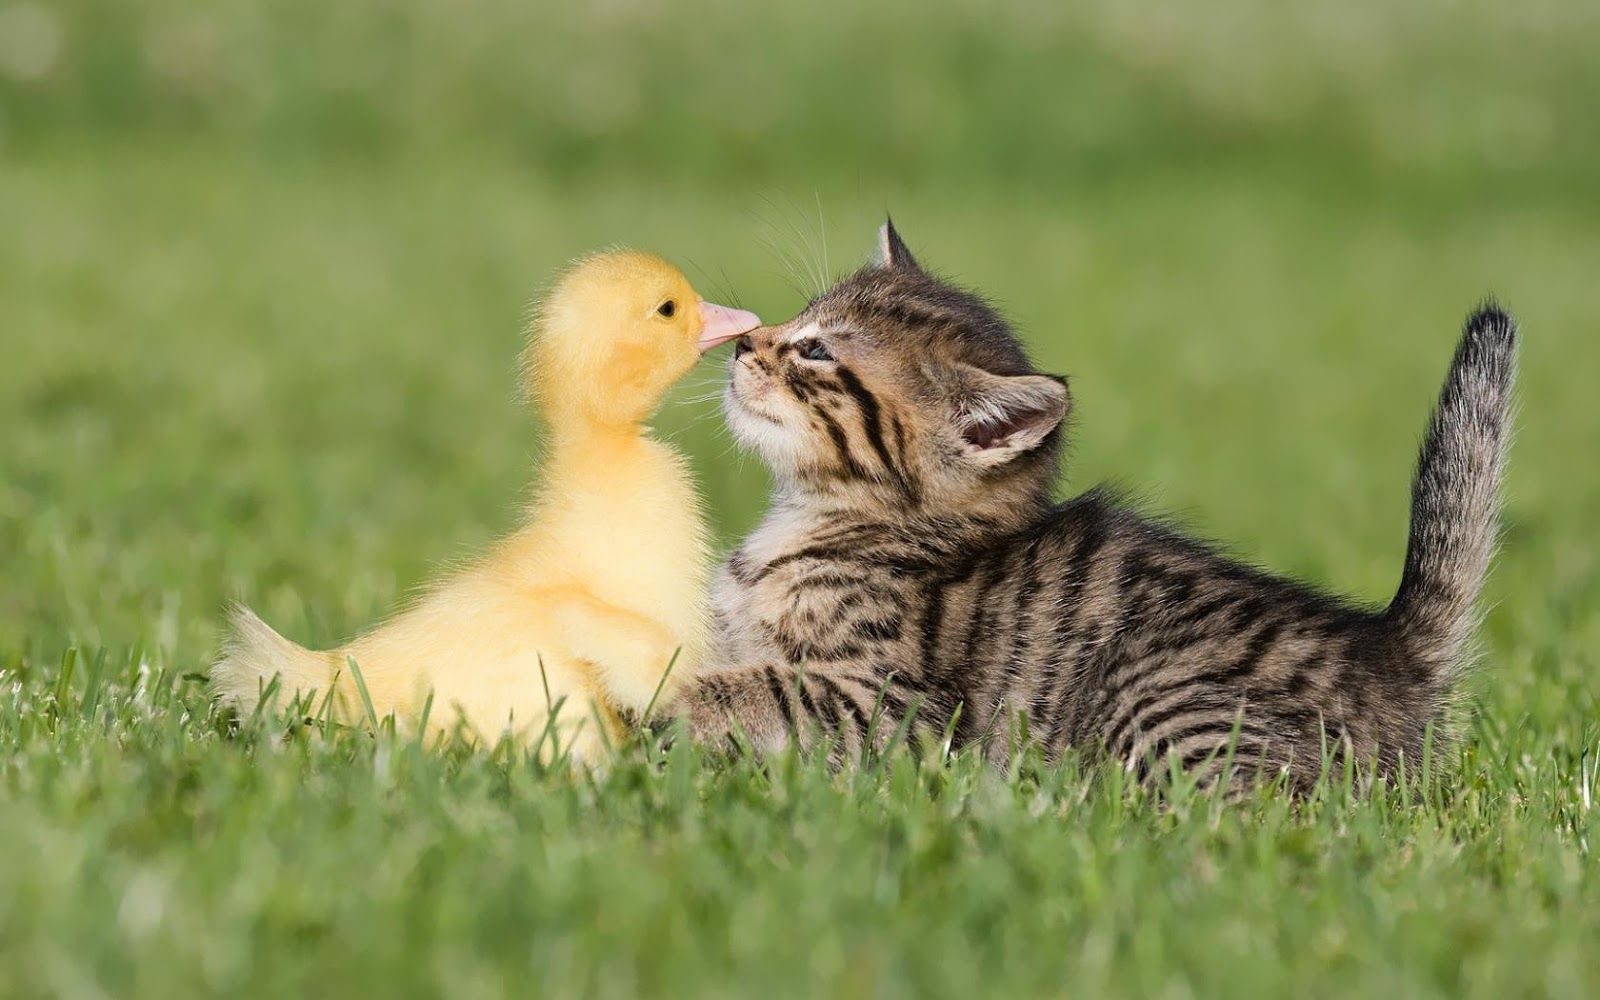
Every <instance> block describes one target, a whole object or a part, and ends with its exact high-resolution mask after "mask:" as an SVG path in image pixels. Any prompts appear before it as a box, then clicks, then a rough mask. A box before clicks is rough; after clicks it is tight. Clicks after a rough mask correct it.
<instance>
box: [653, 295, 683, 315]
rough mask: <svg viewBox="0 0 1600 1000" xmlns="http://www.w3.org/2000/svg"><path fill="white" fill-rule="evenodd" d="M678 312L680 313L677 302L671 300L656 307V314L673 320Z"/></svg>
mask: <svg viewBox="0 0 1600 1000" xmlns="http://www.w3.org/2000/svg"><path fill="white" fill-rule="evenodd" d="M677 311H678V304H677V303H676V302H674V301H672V300H671V299H668V300H667V301H665V302H663V303H661V304H660V305H659V306H656V313H657V314H658V315H661V316H665V317H666V318H667V319H671V318H672V316H673V314H674V313H676V312H677Z"/></svg>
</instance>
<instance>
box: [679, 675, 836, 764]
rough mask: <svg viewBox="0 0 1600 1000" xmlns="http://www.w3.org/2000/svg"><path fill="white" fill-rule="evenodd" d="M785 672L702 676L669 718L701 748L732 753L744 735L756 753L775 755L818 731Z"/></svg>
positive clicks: (696, 679)
mask: <svg viewBox="0 0 1600 1000" xmlns="http://www.w3.org/2000/svg"><path fill="white" fill-rule="evenodd" d="M782 673H783V672H782V671H780V669H779V668H778V667H776V666H772V665H770V664H769V665H763V666H758V667H749V668H739V669H731V670H715V671H712V672H709V673H705V674H702V675H701V676H699V677H697V678H695V679H694V680H693V681H692V682H691V683H690V684H689V685H687V687H686V688H685V689H684V691H683V693H682V694H681V695H679V697H678V698H677V699H676V700H675V701H673V703H672V704H671V706H670V707H669V709H668V712H667V713H666V714H667V715H668V716H670V717H671V718H675V719H678V720H681V721H682V722H683V723H684V724H685V725H686V726H687V728H688V731H689V737H690V739H692V740H693V741H694V742H695V743H697V744H699V745H701V746H706V747H715V748H719V749H732V748H733V747H735V746H736V745H737V744H736V741H735V735H736V734H742V735H743V737H744V739H745V740H747V741H748V742H749V744H750V746H751V748H752V749H754V750H755V751H756V752H757V753H762V754H766V753H774V752H776V751H779V750H782V749H783V748H784V747H786V746H789V745H791V744H793V743H795V742H796V736H797V735H798V734H800V733H807V734H810V733H814V732H815V730H816V726H815V724H814V722H813V720H811V719H810V718H809V715H808V714H806V713H805V708H804V706H803V705H802V704H801V703H800V698H799V689H798V688H797V687H795V686H794V675H793V672H792V671H790V672H789V677H788V680H787V681H784V680H782V679H780V678H781V676H782ZM786 684H787V685H789V686H788V687H785V685H786ZM801 745H805V743H804V742H802V744H801Z"/></svg>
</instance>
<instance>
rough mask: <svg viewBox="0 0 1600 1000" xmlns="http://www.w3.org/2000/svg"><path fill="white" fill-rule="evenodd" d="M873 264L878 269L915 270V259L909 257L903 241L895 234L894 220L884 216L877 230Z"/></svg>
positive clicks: (909, 251) (908, 251)
mask: <svg viewBox="0 0 1600 1000" xmlns="http://www.w3.org/2000/svg"><path fill="white" fill-rule="evenodd" d="M872 262H873V264H875V265H877V266H878V267H903V268H906V269H908V270H915V269H916V268H917V259H916V258H915V257H913V256H911V250H910V249H909V248H908V247H907V246H906V243H905V240H902V239H901V238H900V234H899V233H897V232H895V229H894V220H893V219H891V218H889V217H888V216H884V218H883V225H882V226H880V227H879V228H878V253H877V255H876V256H874V257H873V258H872Z"/></svg>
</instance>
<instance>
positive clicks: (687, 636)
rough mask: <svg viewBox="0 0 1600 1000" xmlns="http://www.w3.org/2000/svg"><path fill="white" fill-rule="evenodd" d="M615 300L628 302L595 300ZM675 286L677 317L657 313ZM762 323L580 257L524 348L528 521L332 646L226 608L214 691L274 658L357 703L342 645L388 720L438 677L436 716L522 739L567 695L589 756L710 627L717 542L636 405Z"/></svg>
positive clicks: (682, 289) (308, 683) (655, 279)
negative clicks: (540, 465)
mask: <svg viewBox="0 0 1600 1000" xmlns="http://www.w3.org/2000/svg"><path fill="white" fill-rule="evenodd" d="M641 283H642V285H643V290H642V291H641V290H640V289H639V288H636V287H634V286H635V285H639V284H641ZM619 286H623V287H624V288H625V290H622V289H619ZM613 298H620V299H623V300H626V301H625V303H624V304H623V306H622V307H621V308H620V309H612V308H608V307H606V306H609V305H610V303H609V302H608V301H607V302H601V301H596V300H609V299H613ZM641 303H643V304H642V305H641ZM668 303H672V304H674V306H675V308H674V309H673V310H672V312H673V313H674V315H672V316H662V315H660V314H659V310H661V309H662V308H664V306H665V305H666V304H668ZM677 303H682V305H681V306H677V305H676V304H677ZM697 307H703V309H701V308H697ZM641 317H645V318H643V319H642V320H641ZM657 320H667V321H668V322H665V323H658V322H657ZM608 322H609V323H611V324H612V325H614V326H617V327H621V328H627V329H631V330H632V334H630V335H628V336H620V335H617V334H616V332H615V331H608V330H606V329H605V326H606V324H607V323H608ZM755 322H756V320H755V317H753V316H751V315H750V314H748V313H738V312H736V311H733V310H725V309H722V308H721V307H718V306H712V305H710V304H708V303H707V304H702V303H700V302H699V299H698V297H697V296H695V295H694V293H693V290H692V289H690V288H689V286H688V283H687V282H686V281H684V280H683V278H682V275H681V274H678V273H677V271H676V270H675V269H672V268H671V267H670V265H667V264H665V262H662V261H659V260H658V259H656V258H652V257H647V256H646V255H641V254H631V253H625V254H608V255H604V256H601V257H597V258H591V259H590V260H589V261H586V262H584V263H583V264H580V265H579V266H578V268H577V269H575V270H574V271H573V272H572V273H570V274H569V275H568V276H567V277H566V278H565V279H564V280H563V281H562V282H561V283H560V285H558V287H557V289H556V291H555V292H554V293H553V294H552V296H551V298H550V300H549V301H548V302H547V304H546V307H545V310H544V316H543V320H542V324H541V327H542V332H541V333H540V334H538V335H536V336H535V339H534V341H533V342H532V344H531V345H530V349H529V369H530V374H531V376H532V377H533V378H534V379H535V380H536V382H537V387H536V390H537V395H538V397H539V399H540V400H541V404H542V406H541V408H542V409H543V410H544V412H545V416H546V418H547V420H548V422H549V425H550V431H551V446H550V452H549V459H548V461H547V463H546V465H545V467H544V474H543V477H542V482H541V487H540V489H539V491H538V494H537V496H536V498H535V500H534V502H533V504H532V506H531V509H530V513H529V517H528V520H527V522H526V524H525V525H524V526H523V527H522V528H521V529H520V530H518V531H517V532H515V533H514V534H512V535H511V536H509V537H507V538H505V539H503V540H501V541H500V542H499V543H497V544H496V545H495V546H494V548H493V549H492V550H491V551H490V552H489V553H488V554H487V555H486V556H485V557H484V558H483V559H481V560H480V561H479V562H477V563H476V564H475V565H473V566H471V567H469V568H467V569H465V570H462V571H460V572H457V573H456V574H454V575H453V576H450V577H448V578H447V579H445V580H443V581H442V582H440V583H439V584H437V585H436V586H434V587H433V588H432V589H431V590H430V591H429V592H428V593H426V594H425V595H424V596H423V597H422V598H421V599H420V600H419V601H417V603H416V604H414V605H413V606H412V607H411V608H409V609H408V610H406V611H404V612H402V613H401V614H399V615H397V616H396V617H394V618H393V619H391V620H389V621H388V622H386V623H384V624H382V625H380V626H378V627H376V628H374V629H373V630H371V631H369V632H367V633H365V634H364V635H362V636H361V637H359V638H357V639H356V640H354V641H353V642H351V643H350V644H349V645H347V646H345V647H343V648H340V649H337V650H332V651H323V652H317V651H311V650H306V649H303V648H301V647H299V646H297V645H295V644H294V643H291V642H289V641H288V640H287V639H284V638H282V637H281V636H279V635H277V633H275V632H273V631H272V629H270V628H269V627H268V626H267V625H266V624H265V623H263V622H262V621H261V620H260V619H259V618H257V617H256V616H255V615H254V614H252V613H251V612H249V611H248V610H245V609H243V608H240V609H238V611H236V613H235V616H234V626H235V630H236V635H235V639H234V641H233V643H232V644H231V646H230V648H229V650H228V651H227V653H226V655H225V656H224V657H223V659H222V660H221V662H219V663H218V664H217V665H216V666H215V667H214V668H213V669H212V673H211V676H212V681H213V684H214V686H215V688H216V691H217V695H218V697H219V699H220V700H222V701H223V702H225V703H227V704H231V705H234V706H237V707H243V708H248V707H250V706H253V705H254V704H255V703H256V701H257V700H258V699H259V697H260V692H261V691H262V690H263V688H264V686H265V684H266V683H267V682H268V681H270V679H271V678H272V677H273V676H274V675H278V676H280V677H281V684H280V687H281V689H282V690H283V691H284V693H285V694H303V693H305V692H308V691H311V690H317V691H324V692H325V691H328V690H329V689H330V687H331V689H332V690H333V692H334V699H333V706H334V712H335V716H336V718H339V719H341V720H342V721H347V722H355V721H359V720H360V718H361V717H362V715H363V714H364V712H365V710H366V709H365V706H364V704H363V702H362V700H361V697H360V693H359V690H358V688H357V687H356V683H355V677H354V675H353V671H352V670H351V668H350V667H349V666H348V665H347V663H348V661H350V660H353V661H354V662H355V664H356V666H357V667H358V668H359V672H360V679H361V681H362V682H363V683H364V684H365V686H366V691H367V694H368V696H369V697H370V698H371V700H372V707H373V709H374V711H375V712H376V713H377V715H378V716H379V717H380V718H381V717H384V716H387V715H388V714H390V713H393V715H394V716H395V718H396V720H397V721H398V722H399V723H400V724H401V725H415V724H416V723H418V722H419V720H420V718H421V716H422V713H423V706H424V705H425V704H427V702H428V696H429V694H430V692H431V693H432V702H433V708H432V710H431V714H430V715H429V723H428V724H429V727H430V728H432V729H435V730H439V731H445V732H449V731H453V730H454V729H455V727H456V726H457V725H458V723H464V724H465V726H466V729H467V731H468V732H469V733H470V734H471V735H472V736H473V737H475V738H477V739H480V740H484V741H493V740H495V739H498V738H499V737H500V736H501V735H502V734H504V733H507V732H509V733H510V734H511V735H512V736H513V737H514V738H515V739H517V740H518V741H519V742H523V743H527V742H530V741H532V740H537V739H539V738H540V737H541V736H542V734H544V733H545V731H546V728H547V725H548V723H549V717H550V713H551V711H552V709H553V708H554V707H555V706H557V705H560V712H559V714H558V715H557V717H556V719H557V725H556V726H555V727H554V732H555V733H556V734H557V735H558V737H559V744H560V748H561V749H562V750H569V751H570V752H571V753H572V755H573V757H574V758H576V759H580V760H593V759H596V758H597V757H598V756H599V755H600V754H601V752H602V751H603V748H604V745H605V743H606V741H607V740H609V739H612V738H614V737H615V736H616V735H618V734H617V731H616V728H615V727H616V724H617V723H616V716H615V710H616V709H625V710H629V711H632V712H642V711H643V710H644V709H645V708H646V707H648V706H649V704H650V703H651V701H652V699H653V698H655V697H656V695H657V692H658V689H659V690H660V693H661V697H662V698H667V697H669V696H670V694H671V691H672V690H673V689H674V688H675V687H676V686H677V684H678V683H680V682H681V681H682V680H683V679H685V678H686V677H688V676H689V675H690V674H691V673H692V672H693V671H694V669H695V667H696V666H697V664H698V662H699V658H700V653H701V649H702V646H703V643H704V633H705V621H704V605H703V600H704V593H705V590H706V582H707V573H708V565H709V560H710V553H709V551H708V546H707V538H706V530H705V525H704V522H703V520H702V517H701V513H700V503H699V499H698V496H697V493H696V490H695V487H694V483H693V481H692V479H691V477H690V474H689V470H688V466H687V464H686V462H685V461H684V459H683V457H682V456H681V455H680V454H679V453H678V452H676V451H675V450H673V449H672V448H670V447H668V446H667V445H665V444H663V443H661V442H659V441H656V440H654V439H653V438H652V437H650V434H649V431H648V429H647V428H646V427H645V426H644V425H643V422H642V421H643V420H644V418H645V417H646V416H648V414H649V412H650V411H651V410H653V409H654V407H655V405H656V403H657V402H658V401H659V399H660V397H661V395H662V394H663V393H664V392H665V391H666V389H667V388H668V387H670V385H671V384H672V383H673V382H674V381H676V380H677V378H679V377H681V375H682V374H684V373H685V372H687V371H688V369H689V368H690V367H692V365H693V363H694V359H695V358H696V357H698V354H699V351H700V350H701V349H704V348H705V347H706V346H707V345H711V344H714V343H720V342H721V341H722V340H726V339H728V338H729V336H730V335H736V334H737V333H742V332H743V331H744V330H745V329H749V328H750V327H751V326H753V325H755ZM635 327H637V328H639V329H633V328H635ZM658 327H659V329H658ZM675 656H676V659H674V657H675ZM669 664H670V665H671V671H670V673H669V672H668V666H669ZM664 678H665V687H663V679H664ZM563 701H564V703H563Z"/></svg>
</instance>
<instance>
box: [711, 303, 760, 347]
mask: <svg viewBox="0 0 1600 1000" xmlns="http://www.w3.org/2000/svg"><path fill="white" fill-rule="evenodd" d="M700 321H701V323H702V324H704V325H703V326H702V327H701V329H700V341H699V347H700V353H701V354H704V353H705V352H706V351H709V350H711V349H712V348H713V347H720V346H722V345H723V344H726V343H727V342H728V341H730V340H737V339H739V338H740V337H742V336H744V335H745V334H747V333H749V332H750V331H751V330H754V329H755V328H756V327H758V326H760V325H761V317H760V316H757V315H756V314H755V313H753V312H747V311H745V310H743V309H729V308H728V307H727V306H719V305H717V304H716V303H715V302H705V301H702V302H701V303H700Z"/></svg>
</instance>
